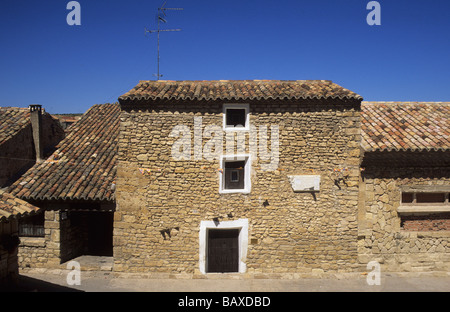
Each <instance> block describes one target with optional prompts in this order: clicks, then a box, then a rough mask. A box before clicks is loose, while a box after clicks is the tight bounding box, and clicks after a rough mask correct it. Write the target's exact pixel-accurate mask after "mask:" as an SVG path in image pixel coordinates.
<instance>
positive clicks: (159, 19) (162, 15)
mask: <svg viewBox="0 0 450 312" xmlns="http://www.w3.org/2000/svg"><path fill="white" fill-rule="evenodd" d="M166 3H167V1H165V2H164V3H163V5H162V6H161V7H160V8H158V15H157V22H158V29H156V30H147V28H145V34H147V33H150V34H152V33H156V34H157V37H158V60H157V61H158V73H157V74H156V79H157V80H159V78H161V77H162V75H161V74H160V73H159V61H160V57H159V34H160V33H161V32H163V31H181V29H161V27H160V26H161V23H167V20H166V19H165V17H166V16H167V15H166V11H182V10H184V9H183V8H166V7H165V5H166Z"/></svg>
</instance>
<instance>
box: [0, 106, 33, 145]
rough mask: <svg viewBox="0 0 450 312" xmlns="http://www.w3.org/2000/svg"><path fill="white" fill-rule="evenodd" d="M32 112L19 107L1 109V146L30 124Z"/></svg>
mask: <svg viewBox="0 0 450 312" xmlns="http://www.w3.org/2000/svg"><path fill="white" fill-rule="evenodd" d="M30 123H31V122H30V110H29V109H28V108H18V107H0V145H2V144H3V143H4V142H6V141H8V140H9V139H11V138H12V137H13V136H14V135H16V134H17V132H19V131H20V130H22V129H23V128H25V127H26V126H28V125H29V124H30Z"/></svg>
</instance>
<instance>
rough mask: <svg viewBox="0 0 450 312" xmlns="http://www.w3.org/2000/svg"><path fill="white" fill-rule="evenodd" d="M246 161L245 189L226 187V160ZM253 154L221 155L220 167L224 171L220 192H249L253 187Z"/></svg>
mask: <svg viewBox="0 0 450 312" xmlns="http://www.w3.org/2000/svg"><path fill="white" fill-rule="evenodd" d="M242 160H244V161H245V168H244V188H243V189H225V186H224V184H225V183H224V173H225V162H227V161H242ZM251 165H252V164H251V156H250V155H249V154H238V155H222V156H220V168H222V169H223V170H224V171H223V172H222V173H221V174H220V178H219V193H220V194H231V193H244V194H249V193H250V190H251V188H252V185H251V178H250V171H251V170H250V169H251Z"/></svg>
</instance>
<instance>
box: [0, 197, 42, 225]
mask: <svg viewBox="0 0 450 312" xmlns="http://www.w3.org/2000/svg"><path fill="white" fill-rule="evenodd" d="M38 211H39V208H38V207H36V206H33V205H31V204H29V203H27V202H26V201H24V200H21V199H19V198H17V197H14V196H13V195H11V194H9V193H6V192H4V191H2V190H0V222H3V221H7V220H10V219H12V218H20V217H26V216H28V215H32V214H34V213H36V212H38Z"/></svg>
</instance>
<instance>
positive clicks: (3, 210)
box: [0, 190, 39, 290]
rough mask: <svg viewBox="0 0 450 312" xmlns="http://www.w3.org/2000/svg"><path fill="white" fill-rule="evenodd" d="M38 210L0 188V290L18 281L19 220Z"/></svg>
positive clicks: (32, 214) (34, 213)
mask: <svg viewBox="0 0 450 312" xmlns="http://www.w3.org/2000/svg"><path fill="white" fill-rule="evenodd" d="M38 212H39V208H37V207H35V206H33V205H30V204H29V203H27V202H25V201H23V200H20V199H18V198H16V197H14V196H12V195H11V194H8V193H6V192H4V191H2V190H0V290H1V289H3V287H5V289H8V287H11V286H15V284H16V283H17V282H18V275H19V264H18V258H17V251H18V248H17V247H18V245H19V242H20V240H19V236H18V235H19V220H21V219H23V218H27V217H32V216H34V215H36V214H37V213H38Z"/></svg>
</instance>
